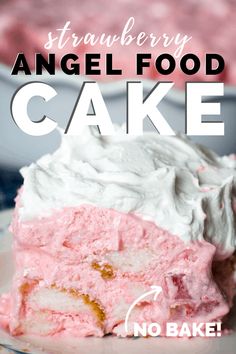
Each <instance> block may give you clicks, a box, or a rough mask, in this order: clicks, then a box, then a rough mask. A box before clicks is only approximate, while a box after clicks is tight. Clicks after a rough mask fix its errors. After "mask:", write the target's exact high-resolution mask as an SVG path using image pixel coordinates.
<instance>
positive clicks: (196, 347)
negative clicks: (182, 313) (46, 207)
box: [0, 210, 236, 354]
mask: <svg viewBox="0 0 236 354" xmlns="http://www.w3.org/2000/svg"><path fill="white" fill-rule="evenodd" d="M11 214H12V211H10V210H9V211H5V212H2V213H0V293H1V292H3V291H5V290H6V289H7V288H9V285H10V281H11V277H12V272H13V269H12V261H11V242H12V241H11V240H12V239H11V236H10V234H9V233H8V232H7V231H6V230H7V226H8V224H9V221H10V219H11ZM0 343H3V344H10V345H12V346H13V347H15V348H17V349H18V350H25V349H26V350H27V353H28V354H29V352H30V353H33V354H41V353H47V354H69V353H70V354H93V353H94V354H123V353H124V354H145V353H147V354H155V353H158V354H170V353H174V354H187V353H191V354H200V353H201V354H222V353H225V354H235V347H236V333H233V334H231V335H228V336H223V337H221V338H194V339H166V338H148V339H145V338H139V339H132V338H129V339H122V338H117V337H112V336H107V337H105V338H83V339H82V338H81V339H76V340H75V339H71V340H70V341H67V342H66V341H62V340H61V341H59V340H58V339H57V340H56V341H54V340H47V339H46V338H35V337H20V338H17V339H16V338H13V337H10V336H8V335H7V334H6V333H5V332H2V331H0ZM38 348H39V349H38ZM42 348H43V349H44V351H42ZM5 353H6V354H7V353H8V351H7V350H6V349H2V350H1V347H0V354H5Z"/></svg>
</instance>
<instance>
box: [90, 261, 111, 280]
mask: <svg viewBox="0 0 236 354" xmlns="http://www.w3.org/2000/svg"><path fill="white" fill-rule="evenodd" d="M92 268H93V269H95V270H97V271H98V272H100V274H101V277H102V278H103V279H105V280H110V279H114V278H115V273H114V269H113V267H112V265H111V264H109V263H105V264H103V265H100V264H99V263H98V262H96V261H94V262H93V263H92Z"/></svg>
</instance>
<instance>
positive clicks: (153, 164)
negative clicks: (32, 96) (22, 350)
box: [0, 130, 236, 338]
mask: <svg viewBox="0 0 236 354" xmlns="http://www.w3.org/2000/svg"><path fill="white" fill-rule="evenodd" d="M235 167H236V159H235V156H229V157H223V158H221V157H219V156H217V155H215V154H214V153H213V152H211V151H209V150H206V149H204V148H202V147H198V146H196V145H194V144H193V143H191V142H190V141H189V140H187V139H186V138H185V137H180V136H179V137H161V136H159V135H158V134H156V133H146V134H144V135H143V136H139V137H128V136H126V135H125V134H123V133H119V134H118V135H115V136H113V137H104V136H103V137H102V136H100V135H99V134H97V133H96V132H95V131H94V130H88V131H86V133H85V134H83V136H80V137H71V136H64V137H63V138H62V143H61V146H60V147H59V149H58V150H57V151H56V152H55V153H53V154H52V155H46V156H44V157H42V158H41V159H39V160H38V161H37V162H36V163H33V164H31V165H30V166H29V167H25V168H23V169H22V170H21V173H22V175H23V177H24V184H23V187H22V188H21V190H20V191H19V194H18V197H17V199H16V208H15V212H14V217H13V220H12V224H11V231H12V233H13V234H14V256H15V276H14V280H13V286H12V290H11V292H10V293H9V294H4V295H2V297H1V302H0V322H1V325H2V326H3V327H4V328H5V329H7V330H9V331H10V333H11V334H13V335H21V334H33V335H40V336H54V337H56V338H57V337H58V336H68V337H81V336H82V337H83V336H91V335H93V336H99V337H101V336H104V335H105V334H108V333H113V334H116V335H119V336H127V335H133V326H132V324H133V323H134V322H136V323H140V324H141V323H143V322H146V323H147V324H149V323H153V322H158V323H159V324H160V325H161V327H162V329H163V330H162V333H161V334H162V335H165V333H164V327H165V324H166V323H167V322H168V321H171V322H177V323H179V324H181V323H183V322H187V323H189V324H191V323H193V322H195V323H200V322H204V323H206V322H212V321H221V320H224V318H225V316H226V315H227V314H228V313H229V311H230V308H231V306H232V300H233V296H234V286H235V279H234V251H235V225H236V224H235V223H236V219H235V212H236V199H235V196H236V192H235V176H236V171H235ZM153 286H161V288H162V291H161V293H160V294H159V295H158V296H157V297H156V298H155V299H154V297H153V295H150V296H147V297H146V298H144V297H142V299H141V300H140V301H139V303H138V304H137V306H135V307H134V308H133V310H132V312H131V313H130V316H129V321H128V329H127V328H125V325H124V324H125V317H126V314H127V312H128V310H129V308H130V306H131V304H133V303H134V301H135V300H136V299H138V298H139V297H140V296H141V295H142V294H144V293H146V292H147V291H150V288H151V287H153Z"/></svg>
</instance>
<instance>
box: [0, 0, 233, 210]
mask: <svg viewBox="0 0 236 354" xmlns="http://www.w3.org/2000/svg"><path fill="white" fill-rule="evenodd" d="M235 13H236V1H235V0H178V1H176V0H165V1H164V0H136V1H135V3H134V1H133V0H116V1H110V0H96V1H95V0H86V1H84V0H68V1H67V2H66V5H65V1H64V0H41V1H38V0H0V210H2V209H4V208H9V207H12V206H13V205H14V197H15V195H16V191H17V189H18V188H19V186H20V185H21V183H22V178H21V176H20V173H19V172H18V171H19V169H20V168H21V167H22V166H23V165H26V164H30V163H31V162H33V161H35V160H36V159H37V158H39V157H40V156H41V155H42V154H44V153H47V152H52V151H54V150H55V149H56V147H57V146H58V144H59V141H60V140H59V135H58V133H57V132H53V133H51V134H50V135H48V136H44V137H31V136H28V135H26V134H24V133H23V132H22V131H20V129H19V128H18V127H17V126H16V125H15V124H14V122H13V120H12V117H11V113H10V104H11V99H12V96H13V95H14V93H15V91H16V90H17V89H18V88H19V87H20V86H21V85H22V84H24V83H26V82H29V81H31V80H37V81H39V80H40V81H43V82H48V83H49V84H51V85H52V86H53V87H54V88H55V89H56V90H57V92H58V95H57V96H56V97H55V98H54V99H53V100H51V101H50V102H48V103H47V104H45V103H44V102H43V101H42V100H40V98H34V99H32V100H31V102H30V104H29V114H30V116H31V117H32V120H36V121H37V120H38V119H40V118H41V117H42V115H44V114H47V115H48V116H49V117H51V118H53V119H54V120H56V121H57V122H58V123H59V125H60V126H61V127H65V126H66V125H67V122H68V119H69V117H70V115H71V112H72V109H73V107H74V104H75V102H76V99H77V96H78V94H79V90H80V88H81V85H82V82H83V77H70V76H66V75H63V74H62V73H61V72H60V70H59V62H60V60H59V59H60V58H61V56H62V55H64V54H66V53H72V52H73V53H76V54H78V55H80V63H81V68H83V65H84V63H83V56H82V54H83V53H85V52H97V53H102V54H104V53H106V52H112V53H113V55H114V65H115V67H119V68H122V70H123V78H134V77H135V71H134V68H135V66H134V65H133V62H132V60H131V58H134V56H135V54H136V53H138V52H146V53H151V54H152V55H153V59H155V57H156V56H158V55H159V54H161V53H163V52H169V53H171V54H173V51H174V49H176V47H175V46H174V45H173V46H172V45H171V46H170V47H168V48H163V45H160V46H157V47H155V48H150V45H149V42H147V43H146V44H145V45H144V46H143V47H138V46H137V45H136V44H135V43H134V44H132V45H130V46H128V47H126V48H121V46H119V45H118V44H117V45H115V46H114V47H112V48H109V49H108V48H106V47H104V46H99V45H96V46H95V47H89V46H88V45H81V46H79V47H77V48H72V46H71V42H68V43H69V44H68V45H66V46H65V48H63V49H61V50H58V49H57V48H53V49H52V50H51V52H53V53H56V56H57V65H58V73H57V74H56V75H55V77H49V75H47V74H46V73H45V74H44V75H43V76H42V77H34V76H33V75H32V76H27V77H25V76H20V77H18V76H17V77H15V76H14V77H13V76H11V68H12V66H13V64H14V61H15V58H16V55H17V54H18V53H19V52H24V54H25V56H26V57H27V60H28V63H29V65H30V67H31V69H32V72H33V71H34V54H35V53H42V54H43V55H45V56H47V54H48V52H47V50H46V49H44V44H45V43H46V42H47V38H48V32H50V31H52V32H53V33H57V32H56V29H57V28H62V27H63V26H64V25H65V23H66V22H67V21H70V22H71V25H70V26H71V32H70V33H69V32H68V35H71V33H72V32H75V33H76V34H77V35H78V36H83V35H84V34H86V33H88V32H92V33H94V34H97V35H99V34H101V33H103V32H104V33H106V34H111V35H114V34H120V33H121V31H122V30H123V28H124V25H125V23H126V22H127V20H128V18H129V17H131V16H132V17H134V18H135V25H134V27H133V29H132V35H134V36H135V35H138V34H139V33H140V32H143V31H144V32H145V33H146V34H147V35H148V34H150V33H154V34H156V35H157V36H162V35H163V33H166V34H167V35H168V36H170V38H171V36H173V37H174V36H176V34H178V33H180V34H182V35H184V34H186V35H188V36H191V37H192V39H191V41H189V42H188V44H187V45H186V47H185V48H184V51H183V53H182V54H184V53H188V52H189V53H195V54H196V55H198V56H199V58H201V60H202V63H203V64H204V56H205V54H206V53H214V52H215V53H219V54H221V55H222V56H223V57H224V59H225V62H226V68H225V70H224V72H223V74H221V75H220V76H219V77H206V76H204V65H203V67H202V68H201V70H200V71H199V73H198V74H196V75H195V76H194V77H192V76H191V77H190V78H189V77H186V76H185V75H184V74H183V73H182V72H181V71H180V70H178V65H177V69H176V70H175V72H174V74H173V75H171V76H169V77H166V78H165V79H166V80H168V81H170V80H172V81H174V82H175V85H176V87H177V88H175V89H174V90H173V92H171V93H170V95H169V94H168V95H167V97H166V99H164V100H163V102H162V103H161V105H160V110H161V112H162V113H163V115H164V116H165V118H166V119H167V121H168V122H169V124H170V125H171V126H172V127H173V128H174V129H175V130H176V131H179V132H184V131H185V101H184V84H185V82H186V81H187V80H188V81H194V80H195V81H205V80H210V81H211V80H215V81H221V82H222V81H223V82H225V84H226V91H225V96H224V97H222V98H221V99H220V102H221V105H222V106H221V117H219V116H216V117H214V116H212V117H210V119H211V120H214V121H215V120H218V121H219V120H221V119H223V120H224V122H225V136H224V137H191V138H192V139H193V140H194V141H196V142H198V143H202V144H204V145H206V146H208V147H210V148H212V149H213V150H215V151H216V152H217V153H219V154H221V155H224V154H230V153H233V152H235V151H236V140H235V132H236V121H235V112H236V87H235V85H236V41H235V33H236V24H235ZM177 64H178V59H177ZM95 79H97V80H98V81H100V82H101V88H102V92H103V93H104V98H105V101H106V104H107V106H108V110H109V112H110V115H111V118H112V120H113V122H115V123H120V124H123V123H124V122H125V118H126V96H125V87H126V85H125V82H123V83H120V82H119V83H118V82H117V77H109V82H107V81H108V78H107V77H106V76H101V77H95ZM142 79H146V80H149V83H148V84H146V85H145V93H146V94H147V93H148V92H149V90H150V88H151V87H152V86H153V85H154V84H155V82H156V81H158V80H163V77H161V76H160V75H158V73H157V72H156V71H155V70H153V67H152V65H151V67H150V69H147V70H146V71H145V75H144V77H142ZM217 101H219V99H217ZM203 119H204V118H203ZM145 124H146V125H145V129H147V130H150V129H152V127H151V125H150V124H149V123H148V122H146V123H145ZM78 138H79V137H78Z"/></svg>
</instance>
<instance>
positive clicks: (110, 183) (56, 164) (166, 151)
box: [19, 128, 236, 258]
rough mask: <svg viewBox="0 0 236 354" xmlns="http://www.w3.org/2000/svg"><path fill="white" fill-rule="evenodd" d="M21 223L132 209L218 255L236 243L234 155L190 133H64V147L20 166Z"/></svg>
mask: <svg viewBox="0 0 236 354" xmlns="http://www.w3.org/2000/svg"><path fill="white" fill-rule="evenodd" d="M21 173H22V175H23V177H24V187H23V190H22V194H21V206H20V209H19V216H20V219H21V221H27V220H32V219H34V218H38V217H43V216H49V215H51V214H52V213H53V211H54V210H55V209H61V208H65V207H77V206H79V205H81V204H92V205H95V206H98V207H105V208H112V209H115V210H118V211H120V212H125V213H129V212H130V213H134V214H136V215H138V216H141V217H142V218H144V219H146V220H150V221H152V222H154V223H156V225H158V226H159V227H162V228H163V229H165V230H167V231H169V232H171V233H172V234H175V235H178V236H179V237H181V238H182V239H183V240H184V241H186V242H187V241H197V240H202V239H203V238H204V239H206V240H207V241H209V242H211V243H213V244H214V245H215V246H216V247H217V250H216V255H217V256H218V257H219V258H224V257H227V256H229V255H230V254H232V253H233V252H234V250H235V245H236V157H235V156H229V157H227V156H225V157H219V156H217V155H216V154H214V153H213V152H212V151H210V150H208V149H206V148H204V147H200V146H197V145H195V144H193V143H192V142H191V141H190V140H188V139H187V138H186V137H185V136H176V137H173V136H172V137H164V136H160V135H159V134H157V133H145V134H144V135H142V136H138V137H131V136H127V135H125V133H124V132H123V131H122V130H118V131H117V134H116V135H114V136H109V137H105V136H101V135H99V134H98V133H97V131H96V130H95V129H93V128H92V129H88V130H86V131H85V132H84V134H83V135H82V136H67V135H63V136H62V141H61V145H60V147H59V149H58V150H57V151H56V152H55V153H53V154H48V155H45V156H43V157H42V158H40V159H39V160H38V161H37V162H36V163H33V164H31V165H30V166H29V167H24V168H22V169H21Z"/></svg>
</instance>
